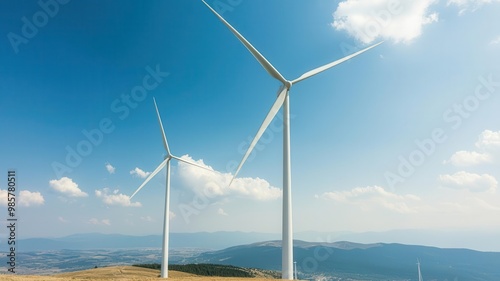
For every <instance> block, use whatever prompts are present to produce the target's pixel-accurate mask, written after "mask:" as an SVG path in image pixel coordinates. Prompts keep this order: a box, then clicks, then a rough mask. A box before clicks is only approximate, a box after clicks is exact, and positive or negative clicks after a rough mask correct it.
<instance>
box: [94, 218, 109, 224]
mask: <svg viewBox="0 0 500 281" xmlns="http://www.w3.org/2000/svg"><path fill="white" fill-rule="evenodd" d="M89 223H90V224H94V225H111V221H110V220H109V219H102V220H99V219H96V218H91V219H90V220H89Z"/></svg>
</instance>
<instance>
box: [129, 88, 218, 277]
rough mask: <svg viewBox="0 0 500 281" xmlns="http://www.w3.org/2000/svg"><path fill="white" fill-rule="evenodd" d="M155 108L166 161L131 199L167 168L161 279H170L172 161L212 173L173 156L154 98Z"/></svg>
mask: <svg viewBox="0 0 500 281" xmlns="http://www.w3.org/2000/svg"><path fill="white" fill-rule="evenodd" d="M153 101H154V104H155V108H156V115H158V123H160V129H161V135H162V138H163V146H164V147H165V150H166V152H167V155H166V156H165V160H163V162H161V164H160V165H158V167H156V169H155V170H154V171H153V172H152V173H151V174H150V175H149V176H148V177H147V179H146V180H144V182H143V183H142V184H141V186H139V188H137V190H136V191H135V192H134V193H133V194H132V196H130V199H132V198H133V197H134V196H135V195H136V194H137V192H139V190H141V189H142V188H143V187H144V186H145V185H146V184H147V183H148V182H149V181H150V180H151V179H152V178H153V177H154V176H155V175H156V174H158V173H159V172H160V171H161V170H162V169H163V167H165V166H166V167H167V173H166V191H165V214H164V218H163V245H162V259H161V278H168V234H169V219H168V217H169V212H170V200H169V198H170V160H172V159H175V160H177V161H181V162H184V163H187V164H189V165H193V166H196V167H199V168H202V169H205V170H208V171H212V170H210V169H207V168H206V167H203V166H201V165H199V164H197V163H194V162H191V161H186V160H184V159H182V158H180V157H177V156H174V155H172V153H171V152H170V149H169V147H168V142H167V137H166V135H165V131H164V130H163V124H162V122H161V118H160V112H159V111H158V106H157V105H156V100H155V99H154V98H153Z"/></svg>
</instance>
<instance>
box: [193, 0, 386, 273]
mask: <svg viewBox="0 0 500 281" xmlns="http://www.w3.org/2000/svg"><path fill="white" fill-rule="evenodd" d="M202 2H203V3H204V4H205V5H206V6H207V7H208V8H209V9H210V10H211V11H212V12H213V13H214V14H215V15H216V16H217V17H218V18H219V19H220V20H221V21H222V23H224V25H226V27H227V28H229V30H231V32H232V33H233V34H234V35H235V36H236V37H237V38H238V39H239V40H240V42H241V43H242V44H243V45H245V47H246V48H247V49H248V51H250V53H251V54H252V55H253V56H254V57H255V59H257V61H258V62H259V63H260V64H261V65H262V67H264V69H265V70H266V71H267V73H269V75H271V76H272V77H274V78H275V79H276V80H278V81H280V82H281V83H282V85H281V88H280V89H279V90H278V98H277V99H276V101H275V102H274V104H273V106H272V107H271V110H269V113H268V114H267V116H266V118H265V119H264V122H262V125H261V126H260V128H259V130H258V131H257V134H256V135H255V137H254V139H253V140H252V142H251V143H250V146H249V147H248V150H247V151H246V153H245V155H244V156H243V159H242V160H241V162H240V164H239V165H238V168H237V169H236V172H235V173H234V176H233V179H232V180H231V183H232V181H233V180H234V179H235V178H236V176H237V175H238V173H239V171H240V169H241V167H242V166H243V164H244V163H245V161H246V160H247V158H248V156H249V155H250V153H251V152H252V150H253V148H254V147H255V145H256V144H257V142H258V141H259V139H260V137H261V136H262V134H263V133H264V131H265V130H266V129H267V127H268V126H269V124H270V123H271V121H272V120H273V119H274V117H275V116H276V114H277V113H278V111H279V109H280V108H281V106H283V108H284V109H283V226H282V227H283V230H282V278H283V279H290V280H291V279H292V278H293V233H292V193H291V184H292V179H291V162H290V104H289V99H288V96H289V91H290V88H291V87H292V86H293V85H294V84H297V83H299V82H300V81H302V80H305V79H307V78H309V77H311V76H314V75H316V74H318V73H321V72H323V71H325V70H327V69H330V68H332V67H334V66H336V65H338V64H340V63H343V62H345V61H347V60H349V59H351V58H353V57H355V56H357V55H359V54H361V53H364V52H366V51H368V50H369V49H371V48H374V47H376V46H378V45H380V44H382V42H380V43H377V44H374V45H372V46H370V47H367V48H365V49H363V50H361V51H358V52H356V53H354V54H351V55H348V56H346V57H343V58H341V59H339V60H336V61H334V62H331V63H329V64H325V65H323V66H320V67H318V68H315V69H313V70H311V71H308V72H306V73H304V74H302V75H301V76H299V77H298V78H296V79H294V80H287V79H285V77H283V75H281V73H279V72H278V70H276V68H274V66H273V65H272V64H271V63H270V62H269V61H268V60H267V59H266V58H265V57H264V56H263V55H262V54H261V53H260V52H259V51H258V50H257V49H256V48H254V47H253V46H252V44H250V42H248V41H247V40H246V39H245V37H243V35H241V34H240V33H239V32H238V31H237V30H236V29H235V28H234V27H232V26H231V25H230V24H229V23H228V22H227V21H226V20H225V19H224V18H223V17H222V16H221V15H219V14H218V13H217V12H216V11H215V10H214V9H213V8H212V7H210V5H208V4H207V3H206V2H205V1H204V0H202ZM231 183H230V185H231Z"/></svg>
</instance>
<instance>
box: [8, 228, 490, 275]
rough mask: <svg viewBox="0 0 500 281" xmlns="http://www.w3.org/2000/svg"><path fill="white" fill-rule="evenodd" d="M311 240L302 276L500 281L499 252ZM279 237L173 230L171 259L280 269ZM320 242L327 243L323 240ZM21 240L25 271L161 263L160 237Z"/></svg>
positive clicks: (302, 253) (301, 246) (300, 264)
mask: <svg viewBox="0 0 500 281" xmlns="http://www.w3.org/2000/svg"><path fill="white" fill-rule="evenodd" d="M307 235H309V236H310V237H314V236H316V237H317V238H316V240H318V241H316V242H314V241H313V242H306V241H302V240H295V241H294V260H295V261H296V263H297V271H298V274H299V278H301V279H318V278H322V277H326V279H328V280H388V279H389V280H417V276H418V275H417V265H416V263H417V259H419V260H420V262H421V266H422V275H423V276H424V280H443V281H444V280H450V281H452V280H453V281H463V280H495V281H498V280H500V252H493V251H489V252H488V251H477V250H471V249H464V248H438V247H431V246H416V245H406V244H401V243H380V242H377V243H353V242H347V241H336V242H330V241H331V235H325V234H321V235H320V234H318V233H308V234H307ZM276 236H278V235H276V234H263V233H243V232H214V233H206V232H203V233H172V234H171V236H170V237H171V249H170V250H171V251H170V255H171V257H172V258H171V261H172V262H173V263H176V264H191V263H197V264H199V263H210V264H224V265H234V266H240V267H246V268H260V269H266V270H278V271H279V270H280V269H281V241H279V240H276V239H279V237H276ZM318 237H319V238H318ZM321 237H325V239H323V240H325V241H320V240H322V239H321ZM259 241H260V242H259ZM262 241H264V242H262ZM17 242H18V243H17V244H18V253H19V259H20V260H24V261H30V262H29V263H24V264H23V266H24V267H25V271H26V272H51V271H52V272H53V271H54V270H59V271H71V270H74V269H85V268H88V267H89V266H92V265H99V266H105V265H116V264H133V263H137V262H140V263H144V262H151V263H154V262H158V261H159V258H160V247H161V236H160V235H150V236H127V235H115V234H98V233H90V234H77V235H70V236H66V237H61V238H30V239H21V240H18V241H17ZM2 244H4V243H2ZM5 244H6V243H5ZM103 249H104V250H103ZM143 249H146V250H143ZM1 251H2V252H5V251H4V249H2V250H1ZM68 257H71V258H68ZM48 259H49V260H50V263H49V262H48ZM69 262H71V263H69ZM36 264H38V265H37V266H36V267H34V266H35V265H36ZM31 267H33V268H31Z"/></svg>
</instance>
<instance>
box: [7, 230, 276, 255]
mask: <svg viewBox="0 0 500 281" xmlns="http://www.w3.org/2000/svg"><path fill="white" fill-rule="evenodd" d="M278 238H279V235H278V234H268V233H256V232H224V231H221V232H196V233H170V248H171V249H174V248H202V249H213V250H216V249H224V248H227V247H231V246H235V245H241V244H248V243H254V242H257V241H265V240H271V239H278ZM161 241H162V236H161V235H148V236H132V235H121V234H101V233H85V234H75V235H69V236H65V237H60V238H29V239H20V240H19V243H18V244H19V247H18V251H23V252H31V251H48V250H51V251H54V250H64V249H71V250H92V249H130V248H160V247H161V244H162V242H161ZM5 245H7V243H5ZM0 250H2V249H0Z"/></svg>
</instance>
